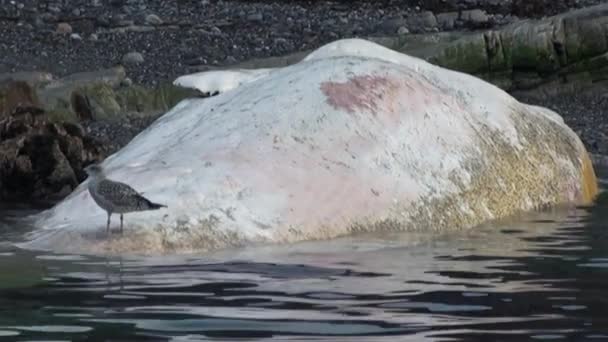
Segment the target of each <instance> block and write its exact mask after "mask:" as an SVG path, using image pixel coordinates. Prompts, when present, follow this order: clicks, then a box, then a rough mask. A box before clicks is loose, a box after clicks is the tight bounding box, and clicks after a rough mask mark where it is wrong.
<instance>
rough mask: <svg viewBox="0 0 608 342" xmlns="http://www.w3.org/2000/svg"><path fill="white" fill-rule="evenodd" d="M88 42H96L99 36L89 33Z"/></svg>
mask: <svg viewBox="0 0 608 342" xmlns="http://www.w3.org/2000/svg"><path fill="white" fill-rule="evenodd" d="M89 40H90V41H92V42H96V41H98V40H99V36H98V35H97V34H95V33H91V35H90V36H89Z"/></svg>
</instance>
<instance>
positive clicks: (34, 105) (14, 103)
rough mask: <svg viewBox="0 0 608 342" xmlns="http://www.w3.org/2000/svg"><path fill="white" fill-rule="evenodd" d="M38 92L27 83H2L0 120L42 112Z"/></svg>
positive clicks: (11, 81) (12, 81) (0, 89)
mask: <svg viewBox="0 0 608 342" xmlns="http://www.w3.org/2000/svg"><path fill="white" fill-rule="evenodd" d="M40 108H42V106H41V105H40V101H39V99H38V96H37V94H36V92H35V91H34V90H33V88H32V86H30V85H29V84H28V83H27V82H25V81H14V80H9V81H6V82H3V83H0V119H2V118H5V117H8V116H11V115H15V114H19V113H22V112H32V113H34V114H38V113H39V112H40Z"/></svg>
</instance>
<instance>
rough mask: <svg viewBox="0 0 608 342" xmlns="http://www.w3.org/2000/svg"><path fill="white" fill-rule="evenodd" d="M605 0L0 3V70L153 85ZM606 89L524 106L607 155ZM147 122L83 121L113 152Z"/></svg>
mask: <svg viewBox="0 0 608 342" xmlns="http://www.w3.org/2000/svg"><path fill="white" fill-rule="evenodd" d="M607 1H608V0H525V1H524V0H379V1H371V0H343V1H328V0H323V1H321V0H316V1H315V0H309V1H292V0H273V1H235V0H148V1H146V0H44V1H40V0H0V51H2V52H3V53H0V73H5V72H16V71H26V70H41V71H48V72H51V73H52V74H54V75H56V76H65V75H68V74H72V73H75V72H82V71H91V70H99V69H103V68H109V67H113V66H116V65H117V64H124V66H125V68H126V70H127V75H129V77H130V80H129V82H131V81H132V82H135V83H141V84H149V85H154V84H156V83H158V82H160V81H171V80H173V79H174V78H175V77H177V76H179V75H182V74H185V73H189V72H193V71H195V70H199V69H200V67H201V66H202V67H204V66H217V65H227V64H233V63H238V62H241V61H244V60H248V59H251V58H263V57H270V56H280V55H284V54H287V53H292V52H296V51H301V50H306V49H314V48H316V47H319V46H321V45H323V44H325V43H328V42H330V41H333V40H335V39H339V38H348V37H358V36H376V35H386V34H408V33H410V32H411V33H417V32H423V31H437V30H452V29H459V30H462V29H475V28H479V27H488V26H500V25H504V24H508V23H510V22H512V21H513V20H517V19H518V17H517V16H516V15H519V16H521V17H525V16H530V17H539V16H545V15H553V14H556V13H558V12H560V11H563V10H566V9H567V8H576V7H583V6H590V5H595V4H598V3H603V2H607ZM454 11H468V12H465V14H466V16H467V18H469V24H470V26H465V27H462V25H463V23H462V22H463V21H462V20H455V18H457V16H456V17H455V16H454V15H455V14H454ZM466 24H467V23H465V24H464V25H466ZM458 25H461V26H458ZM603 93H605V91H604V90H602V91H590V92H585V93H580V94H576V96H572V97H568V98H565V97H563V96H562V97H547V98H544V99H543V100H542V101H534V100H530V102H533V103H535V104H540V105H543V106H546V107H549V108H552V109H554V110H556V111H557V112H559V113H560V114H562V115H563V116H564V118H565V120H566V122H567V123H568V124H569V125H571V127H573V128H574V129H575V130H576V131H577V133H579V135H580V136H581V137H582V138H583V141H584V142H585V144H586V145H587V146H588V148H589V149H590V150H591V151H592V152H594V153H606V154H608V138H607V137H606V133H604V132H608V130H607V129H608V124H607V122H608V119H607V118H608V116H607V114H606V108H608V106H607V105H608V100H607V99H606V97H605V96H603ZM150 122H151V120H139V121H138V120H135V121H133V120H128V119H125V121H124V122H121V123H103V122H98V123H95V122H93V123H85V126H86V127H87V128H88V130H89V131H90V132H92V134H94V135H98V136H99V137H101V138H103V139H104V140H107V141H108V142H109V143H110V144H111V149H112V150H115V149H116V148H118V147H120V146H122V145H124V144H125V143H126V142H128V141H129V140H130V139H131V137H132V136H134V135H135V134H137V133H138V132H139V131H141V130H142V129H143V128H144V127H146V126H147V125H148V124H149V123H150Z"/></svg>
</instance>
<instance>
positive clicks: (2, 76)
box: [0, 71, 55, 88]
mask: <svg viewBox="0 0 608 342" xmlns="http://www.w3.org/2000/svg"><path fill="white" fill-rule="evenodd" d="M54 79H55V76H53V75H52V74H51V73H48V72H44V71H18V72H10V73H0V83H4V82H7V81H10V80H12V81H24V82H26V83H27V84H29V85H30V87H34V88H35V87H37V86H40V85H45V84H48V83H50V82H51V81H53V80H54Z"/></svg>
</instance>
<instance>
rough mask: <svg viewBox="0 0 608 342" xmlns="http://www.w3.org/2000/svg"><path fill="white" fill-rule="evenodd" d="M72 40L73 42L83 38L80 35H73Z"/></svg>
mask: <svg viewBox="0 0 608 342" xmlns="http://www.w3.org/2000/svg"><path fill="white" fill-rule="evenodd" d="M70 38H71V39H73V40H82V37H81V36H80V35H79V34H78V33H72V34H71V35H70Z"/></svg>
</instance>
